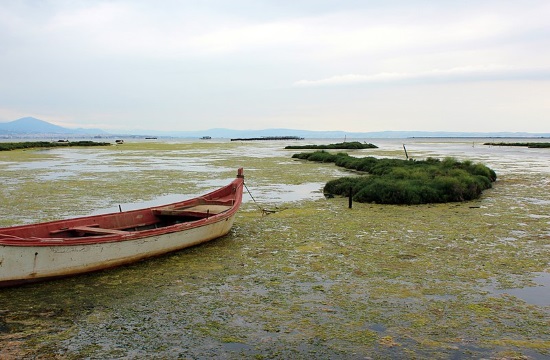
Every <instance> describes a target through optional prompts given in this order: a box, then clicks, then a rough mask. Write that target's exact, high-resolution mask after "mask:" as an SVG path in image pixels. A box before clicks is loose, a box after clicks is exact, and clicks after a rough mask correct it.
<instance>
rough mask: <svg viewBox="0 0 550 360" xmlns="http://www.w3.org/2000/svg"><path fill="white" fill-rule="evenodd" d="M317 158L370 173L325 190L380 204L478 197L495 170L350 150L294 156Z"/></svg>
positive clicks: (451, 160) (465, 163)
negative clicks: (356, 154) (357, 153)
mask: <svg viewBox="0 0 550 360" xmlns="http://www.w3.org/2000/svg"><path fill="white" fill-rule="evenodd" d="M292 157H293V158H295V159H303V160H309V161H318V162H325V163H327V162H332V163H335V164H336V165H337V166H340V167H344V168H346V169H352V170H357V171H361V172H366V173H368V174H369V176H354V177H344V178H340V179H335V180H331V181H329V182H328V183H326V185H325V187H324V189H323V191H324V193H325V194H335V195H342V196H349V195H350V192H351V196H352V197H353V200H354V201H358V202H374V203H377V204H407V205H414V204H428V203H446V202H455V201H467V200H473V199H477V198H479V197H480V196H481V193H482V191H483V190H485V189H489V188H491V187H492V183H493V182H494V181H495V180H496V178H497V175H496V173H495V172H494V171H493V170H491V169H490V168H488V167H487V166H485V165H483V164H479V163H478V164H474V163H473V162H471V161H469V160H467V161H462V162H460V161H458V160H456V159H454V158H445V159H443V160H439V159H435V158H427V159H426V160H399V159H377V158H374V157H365V158H356V157H353V156H349V155H348V154H347V153H337V154H332V153H329V152H325V151H316V152H313V153H299V154H294V155H293V156H292Z"/></svg>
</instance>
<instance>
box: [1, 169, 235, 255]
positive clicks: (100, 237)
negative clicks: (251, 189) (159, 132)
mask: <svg viewBox="0 0 550 360" xmlns="http://www.w3.org/2000/svg"><path fill="white" fill-rule="evenodd" d="M240 173H241V172H240V171H239V174H240ZM239 187H241V188H242V187H244V179H243V178H242V176H237V178H235V179H234V180H233V181H231V183H229V184H227V185H225V186H223V187H221V188H218V189H216V190H213V191H211V192H209V193H206V194H203V195H200V196H198V197H195V198H191V199H186V200H183V201H179V202H175V203H169V204H164V205H160V206H154V207H149V208H143V209H136V210H129V211H125V212H119V213H107V214H99V215H92V216H84V217H77V218H69V219H61V220H53V221H47V222H42V223H33V224H25V225H16V226H11V227H4V228H0V247H2V246H15V247H32V246H34V247H49V246H55V247H58V246H78V245H93V244H102V243H112V242H124V241H133V240H139V239H142V238H147V237H151V236H159V235H163V234H169V233H175V232H181V231H186V230H189V229H193V228H199V227H203V226H208V225H211V224H214V223H217V222H220V221H226V220H227V219H229V218H231V217H232V216H234V215H235V213H236V212H237V211H238V209H239V207H240V205H241V203H242V193H241V195H240V196H237V195H236V194H237V193H238V192H239ZM230 188H232V189H233V190H232V194H234V197H233V198H232V204H231V207H230V208H228V209H227V210H225V211H223V212H220V213H217V214H212V215H210V216H208V217H205V218H199V219H197V220H192V221H187V222H182V223H176V224H172V225H167V226H163V227H158V228H153V229H146V230H138V231H127V234H126V233H122V234H120V233H117V234H97V235H91V236H81V237H71V238H67V237H17V236H14V235H8V234H2V233H1V232H2V231H3V230H10V231H13V230H18V229H24V228H28V227H32V226H44V227H47V226H52V225H53V226H55V225H56V224H61V223H66V222H68V221H78V220H89V221H91V222H92V221H93V220H94V219H102V218H106V217H117V216H121V214H124V215H133V214H139V213H146V212H149V211H154V210H160V209H164V208H170V207H180V206H185V205H194V204H196V203H199V202H200V201H201V200H205V201H208V200H210V199H207V198H208V197H210V196H215V195H216V194H218V193H223V192H224V191H227V189H230ZM241 191H242V189H241ZM212 201H216V199H215V198H214V199H212ZM68 230H70V229H68ZM2 236H4V237H2Z"/></svg>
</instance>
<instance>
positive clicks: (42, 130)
mask: <svg viewBox="0 0 550 360" xmlns="http://www.w3.org/2000/svg"><path fill="white" fill-rule="evenodd" d="M105 134H107V133H106V132H105V131H103V130H100V129H69V128H65V127H62V126H58V125H54V124H51V123H49V122H47V121H43V120H40V119H36V118H33V117H24V118H21V119H17V120H14V121H10V122H6V123H0V135H11V136H25V135H27V136H33V135H34V136H38V135H43V136H47V135H105Z"/></svg>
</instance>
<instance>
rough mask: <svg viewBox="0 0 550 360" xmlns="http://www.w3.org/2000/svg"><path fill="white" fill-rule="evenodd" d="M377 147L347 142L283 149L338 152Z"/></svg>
mask: <svg viewBox="0 0 550 360" xmlns="http://www.w3.org/2000/svg"><path fill="white" fill-rule="evenodd" d="M377 148H378V146H376V145H374V144H370V143H366V142H364V143H362V142H360V141H347V142H341V143H334V144H327V145H288V146H285V149H291V150H297V149H310V150H311V149H315V150H321V149H325V150H327V149H339V150H345V149H347V150H351V149H377Z"/></svg>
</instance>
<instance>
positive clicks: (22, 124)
mask: <svg viewBox="0 0 550 360" xmlns="http://www.w3.org/2000/svg"><path fill="white" fill-rule="evenodd" d="M117 133H118V135H115V134H110V133H108V132H106V131H103V130H100V129H69V128H65V127H62V126H58V125H54V124H51V123H49V122H46V121H43V120H39V119H36V118H33V117H24V118H21V119H17V120H14V121H11V122H6V123H0V136H1V137H33V138H37V137H48V136H62V137H78V136H80V137H82V136H103V137H114V136H121V134H125V135H126V136H159V137H181V138H201V137H203V136H210V137H212V138H225V139H232V138H255V137H263V136H298V137H303V138H306V139H316V138H332V139H342V140H344V139H345V138H347V139H353V138H355V139H365V138H367V139H368V138H373V139H389V138H394V139H395V138H413V137H418V138H422V137H429V138H434V137H478V138H491V137H496V138H498V137H507V138H514V137H516V138H537V137H539V138H540V137H544V138H549V137H550V133H526V132H491V133H488V132H443V131H378V132H347V131H313V130H297V129H263V130H234V129H221V128H216V129H210V130H201V131H155V130H126V131H117Z"/></svg>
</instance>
